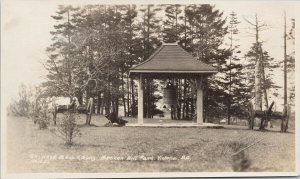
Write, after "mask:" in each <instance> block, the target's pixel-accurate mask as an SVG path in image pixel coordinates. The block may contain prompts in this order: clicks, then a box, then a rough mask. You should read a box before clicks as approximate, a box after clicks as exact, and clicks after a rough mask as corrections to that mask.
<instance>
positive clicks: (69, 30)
mask: <svg viewBox="0 0 300 179" xmlns="http://www.w3.org/2000/svg"><path fill="white" fill-rule="evenodd" d="M80 14H81V12H80V8H74V7H72V6H59V7H58V11H57V12H56V15H55V16H52V18H53V19H54V20H56V22H57V23H58V24H57V25H55V26H54V31H52V32H51V34H52V35H53V38H52V41H53V43H52V44H51V45H50V47H48V48H47V53H48V54H49V55H48V57H49V59H48V60H47V61H46V63H45V68H46V69H47V70H48V72H49V73H48V75H47V79H48V81H47V82H45V83H43V85H44V86H46V87H47V89H48V94H49V95H63V96H69V97H72V96H73V95H74V93H75V87H76V83H75V81H74V80H75V72H76V68H77V66H78V65H77V64H78V63H77V60H78V53H77V47H76V45H75V44H74V42H73V37H74V36H75V34H76V33H77V25H78V24H79V23H80V22H81V21H82V18H81V16H80Z"/></svg>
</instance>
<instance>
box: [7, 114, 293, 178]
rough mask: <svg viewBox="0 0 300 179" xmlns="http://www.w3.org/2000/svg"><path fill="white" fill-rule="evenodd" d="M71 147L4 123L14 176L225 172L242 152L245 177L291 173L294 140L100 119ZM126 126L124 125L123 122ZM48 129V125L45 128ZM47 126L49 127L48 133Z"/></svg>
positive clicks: (20, 124) (21, 123)
mask: <svg viewBox="0 0 300 179" xmlns="http://www.w3.org/2000/svg"><path fill="white" fill-rule="evenodd" d="M84 120H85V116H84V115H81V117H80V120H78V121H77V122H78V124H80V131H81V136H80V137H77V138H75V139H74V144H73V145H72V146H66V145H64V143H63V141H62V140H61V139H60V138H58V137H56V136H55V135H53V133H51V132H50V130H49V129H44V130H39V129H38V127H37V125H35V124H33V121H32V120H31V119H28V118H17V117H11V116H9V117H8V118H7V170H8V173H20V172H22V173H23V172H24V173H26V172H48V173H50V172H55V173H60V172H80V173H89V172H93V173H96V172H175V171H176V172H204V171H205V172H215V171H216V172H217V171H222V172H231V171H233V165H235V163H234V162H233V159H232V157H231V155H232V154H233V153H234V152H235V151H237V150H238V149H241V148H243V147H246V146H248V145H251V144H253V143H255V145H253V146H252V147H250V148H249V149H247V150H245V152H246V153H245V154H246V157H245V159H246V160H249V161H250V162H251V163H250V166H249V167H247V169H246V171H278V172H292V171H294V170H295V143H294V142H295V140H294V139H295V135H294V132H293V131H291V132H289V133H280V132H274V131H272V132H271V131H268V132H260V131H250V130H247V129H246V127H232V126H225V128H224V129H214V128H143V127H103V125H104V124H105V123H106V122H107V121H106V119H105V117H103V116H94V117H93V118H92V124H93V125H92V126H85V125H83V124H84V122H85V121H84ZM128 120H130V119H128ZM51 126H52V125H51ZM51 126H50V127H51Z"/></svg>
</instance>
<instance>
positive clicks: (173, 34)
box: [162, 4, 183, 43]
mask: <svg viewBox="0 0 300 179" xmlns="http://www.w3.org/2000/svg"><path fill="white" fill-rule="evenodd" d="M181 12H182V9H181V5H179V4H174V5H173V4H168V5H166V8H165V15H166V17H167V19H166V20H164V22H163V25H164V28H163V30H162V32H163V41H164V42H166V43H174V42H176V41H177V40H179V34H180V30H181V29H180V23H179V20H181V19H182V18H183V17H182V16H180V14H181Z"/></svg>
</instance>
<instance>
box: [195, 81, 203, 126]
mask: <svg viewBox="0 0 300 179" xmlns="http://www.w3.org/2000/svg"><path fill="white" fill-rule="evenodd" d="M196 85H197V104H196V105H197V106H196V109H197V123H198V124H203V87H202V77H198V78H197V79H196Z"/></svg>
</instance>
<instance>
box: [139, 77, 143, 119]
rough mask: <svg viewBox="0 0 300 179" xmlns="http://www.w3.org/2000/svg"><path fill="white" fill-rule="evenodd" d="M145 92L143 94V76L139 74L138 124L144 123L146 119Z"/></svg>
mask: <svg viewBox="0 0 300 179" xmlns="http://www.w3.org/2000/svg"><path fill="white" fill-rule="evenodd" d="M143 114H144V94H143V76H142V74H140V75H139V82H138V124H143V123H144V121H143V119H144V115H143Z"/></svg>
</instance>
